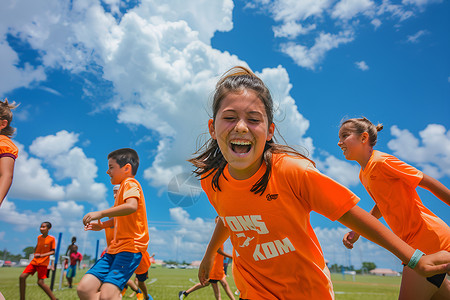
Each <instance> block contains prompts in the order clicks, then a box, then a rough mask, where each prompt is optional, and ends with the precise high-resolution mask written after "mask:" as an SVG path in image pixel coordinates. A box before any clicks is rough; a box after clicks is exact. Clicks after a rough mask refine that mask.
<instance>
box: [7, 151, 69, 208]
mask: <svg viewBox="0 0 450 300" xmlns="http://www.w3.org/2000/svg"><path fill="white" fill-rule="evenodd" d="M15 143H16V145H17V147H18V148H19V157H18V158H17V159H16V163H15V166H14V179H13V183H12V185H11V190H10V192H9V197H11V198H14V199H25V200H35V199H36V200H51V201H58V200H63V199H64V197H65V192H64V187H62V186H60V185H58V184H56V183H54V182H53V179H52V177H51V176H50V173H49V171H48V170H47V169H46V168H44V167H43V165H42V163H43V162H42V161H41V160H40V159H37V158H34V157H30V156H29V154H28V153H27V152H26V151H25V149H24V147H23V145H21V144H20V143H18V142H15ZM24 187H26V188H24Z"/></svg>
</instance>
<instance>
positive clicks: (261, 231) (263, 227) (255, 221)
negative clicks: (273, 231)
mask: <svg viewBox="0 0 450 300" xmlns="http://www.w3.org/2000/svg"><path fill="white" fill-rule="evenodd" d="M250 218H251V219H252V221H253V224H255V226H256V228H257V229H256V232H258V233H259V234H267V233H269V230H267V227H266V224H265V223H264V222H260V220H261V219H262V218H261V216H259V215H256V216H250Z"/></svg>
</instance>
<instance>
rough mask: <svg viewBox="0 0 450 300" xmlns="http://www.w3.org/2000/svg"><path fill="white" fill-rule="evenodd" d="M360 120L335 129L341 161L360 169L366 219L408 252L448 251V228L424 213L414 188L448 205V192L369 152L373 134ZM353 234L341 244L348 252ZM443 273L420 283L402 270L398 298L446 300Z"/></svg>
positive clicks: (448, 284)
mask: <svg viewBox="0 0 450 300" xmlns="http://www.w3.org/2000/svg"><path fill="white" fill-rule="evenodd" d="M382 129H383V125H381V124H378V125H377V126H375V125H374V124H372V122H370V121H369V120H368V119H366V118H354V119H349V120H346V121H344V122H342V124H341V128H340V130H339V142H338V146H339V147H341V148H342V150H343V153H344V156H345V158H346V159H347V160H355V161H356V162H358V164H359V165H360V166H361V171H360V173H359V179H360V180H361V183H362V184H363V185H364V187H365V188H366V190H367V192H368V193H369V194H370V196H371V197H372V198H373V200H374V201H375V203H376V204H375V206H374V207H373V209H372V210H371V212H370V213H371V214H372V215H373V216H374V217H375V218H377V219H379V218H381V217H384V219H385V220H386V223H387V224H388V225H389V227H390V228H391V229H392V231H393V232H394V233H395V234H396V235H397V236H398V237H399V238H401V239H402V240H403V241H405V242H406V243H407V244H409V245H410V246H411V247H413V248H417V249H420V250H421V251H423V252H424V253H425V254H430V253H434V252H437V251H439V250H446V251H450V227H449V226H448V225H447V224H446V223H445V222H444V221H443V220H441V219H440V218H438V217H437V216H436V215H435V214H433V213H432V212H431V211H430V210H429V209H427V208H426V207H425V206H424V205H423V203H422V201H421V200H420V198H419V195H418V194H417V192H416V188H417V186H420V187H422V188H425V189H427V190H429V191H430V192H432V193H433V194H434V195H436V197H438V198H439V199H441V200H442V201H444V202H445V203H447V204H448V205H450V190H449V189H448V188H447V187H445V186H444V185H443V184H442V183H440V182H439V181H437V180H436V179H434V178H432V177H430V176H428V175H426V174H424V173H423V172H421V171H419V170H417V169H416V168H414V167H412V166H410V165H408V164H406V163H404V162H403V161H400V160H399V159H398V158H396V157H394V156H392V155H389V154H386V153H383V152H380V151H377V150H374V149H373V147H374V146H375V145H376V143H377V135H378V134H377V132H378V131H380V130H382ZM358 238H359V234H358V233H356V232H354V231H351V232H349V233H347V234H346V235H345V236H344V240H343V242H344V245H345V246H346V247H347V248H349V249H352V248H353V244H354V243H355V242H356V241H357V240H358ZM445 276H446V274H445V272H443V273H441V274H438V275H435V276H432V277H427V278H423V277H421V276H418V275H417V274H416V273H415V272H413V271H412V270H411V269H410V268H407V267H406V266H405V267H404V268H403V277H402V284H401V287H400V299H431V298H433V299H450V281H449V280H445Z"/></svg>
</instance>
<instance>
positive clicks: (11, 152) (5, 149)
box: [0, 139, 19, 159]
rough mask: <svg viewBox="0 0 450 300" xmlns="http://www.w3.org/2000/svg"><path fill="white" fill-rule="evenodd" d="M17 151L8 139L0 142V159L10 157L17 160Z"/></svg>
mask: <svg viewBox="0 0 450 300" xmlns="http://www.w3.org/2000/svg"><path fill="white" fill-rule="evenodd" d="M18 154H19V150H18V149H17V147H16V145H14V143H13V142H12V141H11V140H9V139H2V140H0V158H3V157H11V158H13V159H16V158H17V155H18Z"/></svg>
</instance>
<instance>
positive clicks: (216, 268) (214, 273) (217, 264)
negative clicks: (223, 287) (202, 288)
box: [209, 245, 225, 280]
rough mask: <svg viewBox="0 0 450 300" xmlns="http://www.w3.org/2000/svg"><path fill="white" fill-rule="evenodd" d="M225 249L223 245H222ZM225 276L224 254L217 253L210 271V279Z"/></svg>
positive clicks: (218, 278)
mask: <svg viewBox="0 0 450 300" xmlns="http://www.w3.org/2000/svg"><path fill="white" fill-rule="evenodd" d="M220 249H222V251H223V245H222V247H220ZM224 277H225V271H224V270H223V255H222V254H219V253H216V257H215V258H214V263H213V265H212V267H211V272H210V273H209V279H212V280H221V279H222V278H224Z"/></svg>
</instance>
